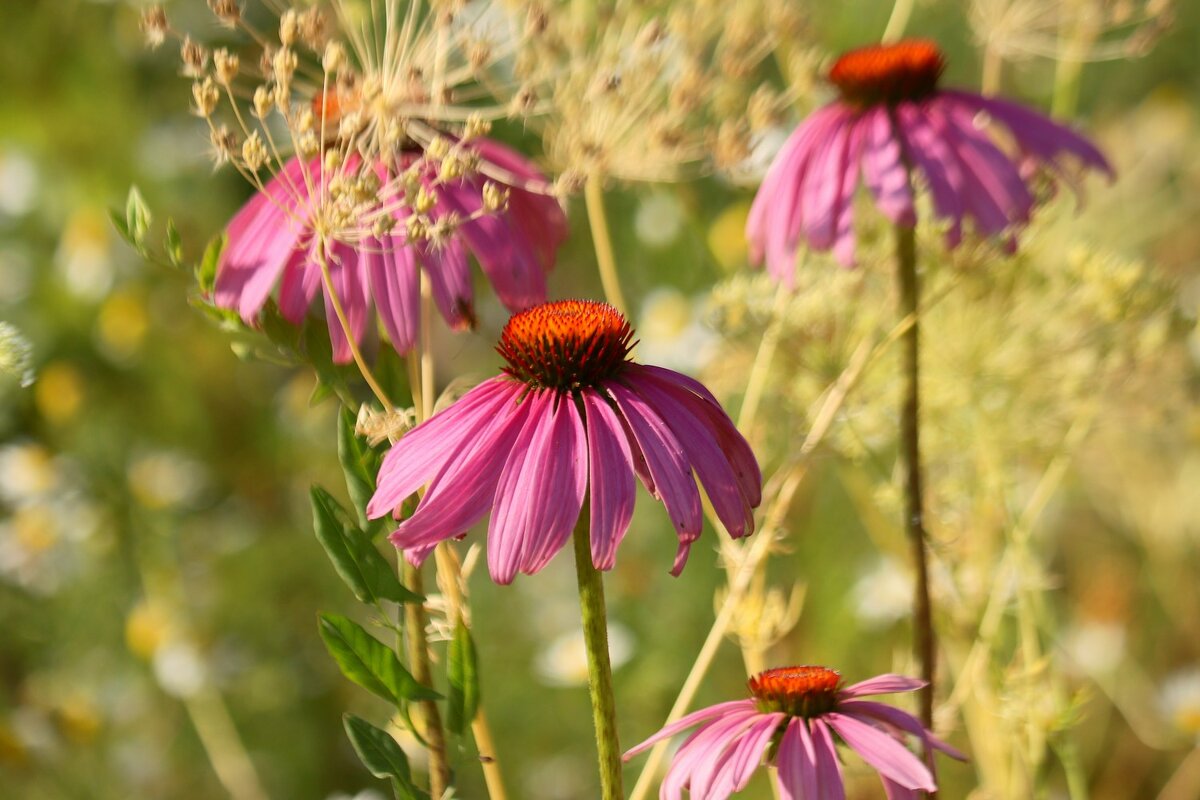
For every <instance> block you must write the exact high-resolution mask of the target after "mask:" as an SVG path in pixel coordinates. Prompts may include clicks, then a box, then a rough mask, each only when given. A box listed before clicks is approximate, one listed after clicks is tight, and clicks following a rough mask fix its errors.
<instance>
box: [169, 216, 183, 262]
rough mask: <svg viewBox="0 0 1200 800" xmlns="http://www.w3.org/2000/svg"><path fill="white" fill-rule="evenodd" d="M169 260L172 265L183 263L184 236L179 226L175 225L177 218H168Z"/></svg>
mask: <svg viewBox="0 0 1200 800" xmlns="http://www.w3.org/2000/svg"><path fill="white" fill-rule="evenodd" d="M166 250H167V260H169V261H170V262H171V264H172V265H174V266H176V267H178V266H180V265H181V264H182V263H183V238H182V237H180V235H179V228H177V227H175V220H173V219H169V220H167V243H166Z"/></svg>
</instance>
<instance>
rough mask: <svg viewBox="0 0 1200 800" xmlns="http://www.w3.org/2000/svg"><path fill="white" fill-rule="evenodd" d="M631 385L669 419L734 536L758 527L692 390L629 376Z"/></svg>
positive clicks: (668, 422)
mask: <svg viewBox="0 0 1200 800" xmlns="http://www.w3.org/2000/svg"><path fill="white" fill-rule="evenodd" d="M627 384H628V385H629V386H630V388H632V389H633V390H634V391H635V392H636V393H637V394H639V395H640V396H641V397H643V398H644V399H645V400H646V401H647V403H648V404H649V405H650V406H651V407H652V408H654V410H655V411H656V412H657V413H658V416H659V417H661V418H662V419H663V420H665V421H666V422H667V425H668V426H669V427H670V428H671V431H672V432H673V433H674V434H675V438H676V439H677V440H678V441H679V443H680V444H681V445H683V450H684V455H685V456H686V457H687V460H688V462H689V463H690V465H691V467H692V469H693V470H695V472H696V475H697V476H698V477H699V478H700V482H701V483H702V484H703V485H704V491H705V492H706V493H707V494H708V498H709V500H711V501H712V504H713V508H714V510H715V511H716V512H717V517H718V518H719V519H720V520H721V524H723V525H724V526H725V529H726V530H727V531H729V535H730V536H732V537H733V538H735V539H737V538H741V537H742V536H745V535H746V534H747V533H749V532H751V531H753V530H754V515H753V513H752V512H751V509H750V504H749V503H748V502H747V501H746V499H745V497H743V495H742V493H741V488H740V486H739V484H738V479H737V476H736V475H735V474H734V472H733V468H732V467H731V466H730V465H729V460H728V459H727V458H726V456H725V454H724V453H723V452H722V451H721V449H720V447H718V445H717V437H716V435H715V433H714V432H713V431H712V430H711V429H710V428H709V426H708V425H707V424H706V423H707V420H704V419H702V418H700V417H697V416H696V414H695V413H694V412H693V408H694V406H695V405H696V404H697V403H696V402H695V401H693V402H689V398H694V395H692V394H691V393H690V392H688V391H687V390H685V389H681V388H679V387H678V386H677V385H674V384H663V385H660V384H659V383H658V381H656V380H634V379H633V378H632V377H631V378H630V379H628V381H627Z"/></svg>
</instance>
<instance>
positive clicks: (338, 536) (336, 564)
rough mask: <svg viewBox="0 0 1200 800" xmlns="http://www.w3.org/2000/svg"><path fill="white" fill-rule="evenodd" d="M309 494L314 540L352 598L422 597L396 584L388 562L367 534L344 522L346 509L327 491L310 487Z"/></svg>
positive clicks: (404, 600) (366, 600)
mask: <svg viewBox="0 0 1200 800" xmlns="http://www.w3.org/2000/svg"><path fill="white" fill-rule="evenodd" d="M310 497H311V500H312V509H313V528H314V530H315V532H316V534H317V540H318V541H319V542H320V543H321V546H322V547H324V548H325V552H326V553H328V554H329V560H330V561H332V562H333V568H334V569H335V570H337V573H338V575H340V576H341V578H342V580H343V581H345V582H346V585H347V586H349V587H350V591H352V592H354V596H355V597H357V598H358V599H359V600H361V601H362V602H364V603H375V602H376V601H378V600H391V601H392V602H393V603H419V602H421V601H423V600H424V599H425V598H423V597H422V596H421V595H419V594H416V593H415V592H411V591H409V590H408V589H406V588H405V587H404V585H403V584H402V583H400V579H399V578H397V577H396V573H395V571H394V570H393V569H392V565H391V564H389V563H388V561H387V559H386V558H384V557H383V556H382V555H381V554H380V552H379V551H378V550H376V549H375V544H374V543H373V542H372V541H371V539H370V537H369V536H367V535H366V534H365V533H363V532H362V531H360V530H359V529H358V528H356V527H355V526H354V525H352V524H350V523H349V522H348V521H347V514H346V512H345V511H344V510H343V509H342V507H341V506H340V505H339V504H338V502H337V501H336V500H334V499H333V497H332V496H331V495H330V494H329V492H327V491H325V490H324V489H322V488H321V487H320V486H314V487H313V488H312V490H311V493H310Z"/></svg>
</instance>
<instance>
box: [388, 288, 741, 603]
mask: <svg viewBox="0 0 1200 800" xmlns="http://www.w3.org/2000/svg"><path fill="white" fill-rule="evenodd" d="M632 336H633V331H632V329H631V328H630V326H629V323H628V322H627V321H626V320H625V318H624V317H623V316H621V314H620V313H619V312H618V311H617V310H616V309H614V308H613V307H611V306H609V305H607V304H604V303H596V302H591V301H586V300H564V301H560V302H553V303H546V304H544V305H540V306H535V307H534V308H531V309H529V310H528V311H525V312H522V313H519V314H516V315H515V316H513V317H512V319H510V320H509V322H508V324H507V325H506V326H505V327H504V331H503V333H502V334H501V336H500V343H499V345H498V346H497V348H496V349H497V350H498V351H499V353H500V354H501V355H502V356H504V358H505V360H506V361H507V362H508V365H507V366H506V367H504V368H503V372H504V373H505V374H503V375H499V376H497V377H495V378H491V379H489V380H486V381H484V382H483V383H481V384H480V385H479V386H477V387H475V388H474V389H472V390H471V391H470V392H468V393H467V394H466V395H465V396H463V397H462V398H461V399H460V400H458V401H457V402H456V403H454V404H453V405H452V406H450V407H449V408H447V409H446V410H444V411H442V412H441V413H439V414H437V415H435V416H434V417H432V418H430V419H429V420H428V421H426V422H425V423H423V424H421V425H418V426H417V427H416V428H414V429H413V430H412V431H410V432H409V433H408V434H406V435H405V436H404V438H402V439H401V440H400V441H399V442H397V443H396V444H395V445H394V446H393V447H392V449H391V450H390V451H389V452H388V454H387V456H386V457H385V458H384V461H383V465H382V467H381V468H380V471H379V482H378V489H377V490H376V492H375V496H374V497H373V498H371V502H370V504H369V505H368V506H367V514H368V516H370V517H372V518H374V517H381V516H383V515H385V514H388V513H391V512H392V511H393V510H394V509H396V508H398V507H399V506H400V504H401V503H402V502H403V501H404V499H405V498H407V497H409V496H410V495H411V494H413V493H414V492H415V491H417V489H418V488H420V487H421V486H423V485H425V484H426V483H428V484H429V488H428V491H427V492H426V494H425V496H424V498H423V499H422V500H421V502H420V503H419V504H418V506H417V508H416V511H415V512H414V513H413V515H412V516H411V517H409V518H408V519H406V520H404V521H402V522H401V523H400V525H399V527H398V528H397V529H396V531H395V533H393V534H392V537H391V538H392V542H393V543H394V544H395V545H396V546H397V547H400V548H402V549H404V550H405V551H406V553H407V555H408V557H409V558H410V559H413V560H415V561H418V562H419V561H420V560H421V559H423V558H424V556H425V555H426V554H427V553H428V551H429V549H431V548H432V547H433V546H434V545H436V544H437V543H438V542H440V541H442V540H444V539H448V538H451V537H454V536H458V535H460V534H462V533H463V532H464V531H466V530H467V528H469V527H470V526H471V525H473V524H475V523H476V522H478V521H479V520H480V519H482V518H483V516H484V515H485V514H487V513H488V511H489V510H490V511H491V521H490V524H489V526H488V566H489V568H490V571H491V574H492V578H493V579H494V580H495V581H496V582H497V583H509V582H510V581H512V579H513V577H514V576H515V575H516V573H517V572H518V571H520V572H524V573H526V574H532V573H534V572H537V571H538V570H540V569H541V568H542V567H544V566H545V565H546V563H547V562H548V561H549V560H550V558H551V557H553V555H554V554H555V553H557V552H558V551H559V549H560V548H562V546H563V545H564V544H565V543H566V541H567V540H568V539H569V538H570V536H571V532H572V530H573V528H574V526H575V524H576V520H577V518H578V517H579V513H580V510H581V508H582V507H583V504H584V500H585V499H588V500H590V512H589V513H590V519H589V522H590V531H591V537H590V541H591V557H592V563H593V564H594V566H595V567H596V568H598V569H610V568H611V567H612V566H613V564H614V562H615V559H616V551H617V546H618V545H619V544H620V542H621V539H622V537H623V536H624V535H625V531H626V530H627V529H628V527H629V521H630V518H631V516H632V514H633V501H634V479H633V476H634V475H635V474H636V475H637V476H638V478H640V479H641V481H642V485H643V486H645V487H646V489H647V490H648V491H649V492H650V493H651V494H652V495H654V496H655V497H656V498H658V499H659V500H661V501H662V503H663V505H664V506H666V509H667V513H668V515H669V516H670V518H671V522H672V523H673V524H674V526H675V530H676V533H677V535H678V537H679V550H678V554H677V556H676V559H675V564H674V567H673V568H672V570H671V572H672V574H676V575H677V574H678V573H679V571H680V570H681V569H683V566H684V563H685V562H686V560H687V555H688V550H689V548H690V547H691V544H692V542H694V541H695V540H696V538H697V537H698V536H699V535H700V529H701V525H702V521H703V515H702V512H701V506H700V494H699V492H698V490H697V487H696V482H695V480H694V479H693V477H692V473H693V471H694V472H695V474H696V476H697V477H698V478H699V480H700V483H701V484H703V486H704V490H705V492H706V493H707V495H708V497H709V499H710V500H711V501H712V504H713V508H714V509H715V510H716V513H717V516H718V517H719V518H720V520H721V522H722V524H723V525H724V526H725V528H726V530H728V531H729V533H730V535H732V536H734V537H740V536H745V535H747V534H749V533H750V532H751V531H752V530H753V526H754V520H753V516H752V513H751V509H752V508H754V507H756V506H757V505H758V503H759V501H760V500H761V488H762V476H761V474H760V473H759V469H758V464H757V462H756V461H755V459H754V455H753V453H751V451H750V447H749V446H748V445H747V444H746V441H745V440H744V439H743V438H742V436H741V435H740V434H739V433H738V432H737V430H736V429H735V428H734V426H733V423H732V422H731V421H730V419H729V417H728V416H727V415H726V414H725V412H724V411H723V410H722V409H721V406H720V405H719V404H718V403H717V401H716V399H715V398H714V397H713V396H712V394H710V393H709V392H708V390H707V389H705V388H704V387H703V386H702V385H701V384H699V383H697V382H696V381H694V380H692V379H691V378H688V377H686V376H684V375H680V374H679V373H676V372H672V371H670V370H667V369H662V368H659V367H653V366H649V365H643V364H636V363H633V362H632V361H629V360H628V358H627V356H628V354H629V350H630V347H631V344H630V340H631V338H632ZM589 487H590V488H589Z"/></svg>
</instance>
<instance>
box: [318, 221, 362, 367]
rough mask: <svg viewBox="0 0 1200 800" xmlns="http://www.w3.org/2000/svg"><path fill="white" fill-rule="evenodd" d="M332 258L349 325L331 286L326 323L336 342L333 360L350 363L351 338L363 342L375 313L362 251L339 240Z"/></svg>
mask: <svg viewBox="0 0 1200 800" xmlns="http://www.w3.org/2000/svg"><path fill="white" fill-rule="evenodd" d="M328 258H329V276H330V283H331V284H332V285H333V291H334V292H336V293H337V302H338V303H340V305H341V312H342V314H343V315H345V327H343V322H342V319H341V317H340V316H339V314H338V309H337V307H336V306H335V304H334V296H333V295H332V294H330V292H329V291H328V287H327V290H326V292H325V323H326V325H327V326H328V328H329V340H330V342H332V343H333V362H334V363H335V364H346V363H349V362H350V360H351V358H352V354H351V350H350V338H353V340H354V343H355V344H358V343H359V342H361V341H362V339H363V334H364V333H365V332H366V328H367V319H368V317H369V316H370V312H371V307H370V305H369V303H368V300H367V277H366V274H365V270H364V265H363V264H361V263H359V262H360V259H359V252H358V250H357V249H356V248H354V247H351V246H350V245H347V244H344V243H342V242H337V243H335V244H334V245H333V248H332V252H331V253H330V254H329V256H328ZM347 327H348V328H349V331H347V330H346V328H347ZM347 334H348V335H347Z"/></svg>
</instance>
